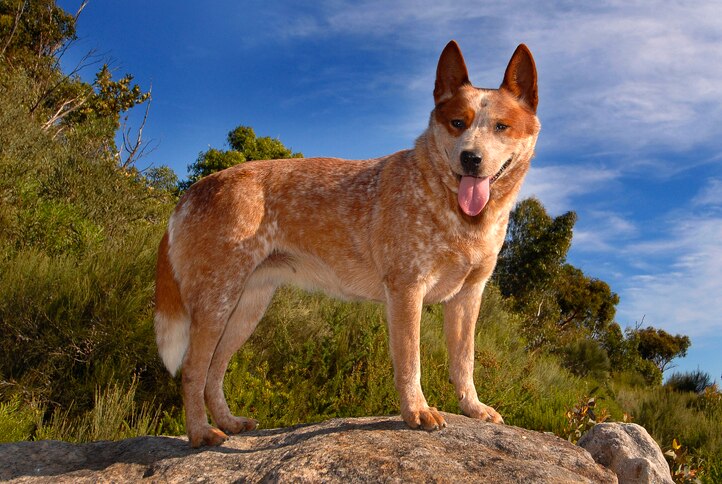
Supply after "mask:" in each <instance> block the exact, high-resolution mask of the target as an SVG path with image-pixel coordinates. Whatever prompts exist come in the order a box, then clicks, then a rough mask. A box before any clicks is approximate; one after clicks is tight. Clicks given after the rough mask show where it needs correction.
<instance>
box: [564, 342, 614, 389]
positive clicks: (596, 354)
mask: <svg viewBox="0 0 722 484" xmlns="http://www.w3.org/2000/svg"><path fill="white" fill-rule="evenodd" d="M561 355H562V361H563V364H564V366H565V368H567V369H568V370H569V371H571V372H572V373H573V374H575V375H577V376H587V375H589V376H591V377H592V378H595V379H597V380H600V381H604V380H605V379H606V378H607V377H608V376H609V370H610V363H609V357H608V356H607V352H606V351H605V350H604V348H602V347H600V346H599V343H597V342H596V341H592V340H589V339H586V338H585V339H578V340H576V341H573V342H571V343H570V344H568V345H567V346H566V347H564V348H563V349H562V350H561Z"/></svg>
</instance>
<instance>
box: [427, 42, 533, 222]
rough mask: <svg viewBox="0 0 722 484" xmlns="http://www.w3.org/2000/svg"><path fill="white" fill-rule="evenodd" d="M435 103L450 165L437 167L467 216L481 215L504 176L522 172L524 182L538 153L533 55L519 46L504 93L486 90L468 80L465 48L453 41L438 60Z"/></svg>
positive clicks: (436, 125)
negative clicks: (463, 50) (461, 48)
mask: <svg viewBox="0 0 722 484" xmlns="http://www.w3.org/2000/svg"><path fill="white" fill-rule="evenodd" d="M434 101H435V104H436V107H435V108H434V111H433V112H432V113H431V120H430V131H431V134H432V136H433V138H434V142H435V144H436V148H437V149H438V152H439V153H440V154H441V158H442V159H443V161H445V162H446V166H437V169H439V170H440V171H441V172H442V178H443V180H444V183H445V184H446V185H447V186H448V187H449V188H450V189H451V190H452V191H455V192H457V194H458V203H459V207H460V208H461V209H462V210H463V212H464V213H466V214H467V215H470V216H475V215H478V214H479V213H480V212H481V211H482V210H483V208H484V207H485V206H486V204H487V202H488V201H489V199H490V198H493V196H494V193H495V184H498V185H500V183H498V182H500V181H501V180H502V179H503V178H504V177H505V176H509V174H510V173H512V172H517V178H518V179H519V182H520V181H521V178H522V177H523V175H524V174H525V173H526V170H527V168H528V163H529V160H530V159H531V157H532V155H533V153H534V145H535V143H536V139H537V135H538V133H539V129H540V124H539V120H538V119H537V117H536V108H537V101H538V97H537V77H536V67H535V65H534V59H533V58H532V55H531V52H529V49H528V48H527V47H526V46H525V45H524V44H521V45H519V47H517V49H516V51H515V52H514V55H512V57H511V60H510V61H509V65H508V66H507V68H506V72H505V73H504V80H503V82H502V83H501V86H500V87H499V89H482V88H477V87H474V86H472V85H471V83H470V82H469V74H468V71H467V69H466V64H465V63H464V58H463V56H462V55H461V50H459V46H458V45H457V44H456V42H454V41H453V40H452V41H451V42H449V43H448V45H447V46H446V48H445V49H444V51H443V52H442V53H441V57H440V58H439V65H438V67H437V70H436V85H435V87H434ZM440 161H442V160H436V162H437V165H438V164H439V162H440ZM442 164H443V162H442ZM522 169H523V172H521V173H519V170H522ZM498 185H497V186H498Z"/></svg>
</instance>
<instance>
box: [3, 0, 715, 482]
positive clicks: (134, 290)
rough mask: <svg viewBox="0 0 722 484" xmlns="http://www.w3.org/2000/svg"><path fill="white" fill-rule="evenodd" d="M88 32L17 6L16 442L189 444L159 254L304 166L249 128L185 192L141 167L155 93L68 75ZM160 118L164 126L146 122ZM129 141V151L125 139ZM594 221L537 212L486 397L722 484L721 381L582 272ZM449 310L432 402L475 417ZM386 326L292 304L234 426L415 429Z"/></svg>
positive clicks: (561, 430) (58, 15)
mask: <svg viewBox="0 0 722 484" xmlns="http://www.w3.org/2000/svg"><path fill="white" fill-rule="evenodd" d="M77 16H78V14H76V15H70V14H68V13H66V12H64V11H63V10H61V9H60V8H58V7H57V6H56V5H55V3H54V1H53V0H0V296H1V297H0V354H2V357H0V439H2V440H4V441H15V440H32V439H44V438H54V439H64V440H69V441H76V442H79V441H88V440H96V439H117V438H124V437H128V436H133V435H142V434H148V433H151V434H153V433H175V434H179V433H182V432H183V431H184V428H183V416H182V411H181V409H182V406H181V401H180V389H179V385H180V380H179V378H176V379H173V378H171V377H170V376H169V375H168V374H167V372H166V371H165V370H164V368H163V367H162V364H161V362H160V360H159V358H158V356H157V353H156V348H155V343H154V336H153V327H152V309H153V303H152V292H153V279H154V264H155V257H156V249H157V244H158V241H159V240H160V237H161V235H162V233H163V231H164V229H165V224H166V222H167V217H168V215H169V214H170V211H171V210H172V207H173V205H174V204H175V203H176V201H177V197H178V195H179V193H180V192H182V191H183V190H184V189H185V188H186V187H188V186H190V184H191V183H193V182H194V181H196V180H198V179H200V178H202V177H203V176H206V175H208V174H210V173H213V172H214V171H218V170H220V169H223V168H226V167H229V166H232V165H235V164H238V163H244V162H248V161H252V160H257V159H261V158H288V157H296V156H301V155H300V153H294V152H293V151H292V150H290V149H288V148H286V147H285V146H284V145H283V144H282V143H281V142H280V141H279V140H276V139H272V138H268V137H257V136H256V134H255V133H254V131H253V129H252V128H250V127H247V126H238V127H237V128H235V129H233V130H232V131H230V133H229V134H228V149H227V150H218V149H213V148H211V149H209V150H207V151H205V152H203V153H201V154H200V155H199V156H198V158H197V159H196V161H195V162H194V163H192V164H191V165H190V166H189V172H190V176H189V178H188V179H187V180H184V181H182V182H179V180H178V178H177V176H176V175H175V174H174V173H173V171H172V170H171V169H170V168H168V167H165V166H160V167H154V168H152V169H148V170H140V169H138V168H137V161H138V159H139V157H140V156H141V155H142V154H143V151H144V146H146V145H145V144H144V142H143V141H142V140H141V139H140V137H139V136H136V137H135V139H132V138H133V137H131V136H130V131H129V130H128V129H127V126H125V119H126V113H127V111H128V110H129V109H132V108H134V107H137V106H141V107H142V106H145V108H146V109H147V106H148V103H149V102H150V93H149V92H145V91H143V89H142V88H140V87H139V86H137V85H134V84H133V78H132V76H130V75H126V76H124V77H122V78H120V79H117V80H116V79H114V78H113V74H112V72H111V71H110V70H109V69H108V67H107V66H106V65H102V66H100V67H99V69H98V72H97V75H96V76H95V81H94V82H93V83H91V84H88V83H85V82H83V81H82V80H80V78H79V77H78V76H77V71H73V72H71V73H69V74H68V73H64V72H62V71H61V70H60V68H59V63H58V58H59V56H60V55H61V54H62V52H63V51H64V49H65V48H66V47H67V45H68V43H69V42H72V40H73V39H74V36H75V22H76V21H77ZM146 113H147V111H146ZM118 132H120V133H122V135H123V139H124V142H123V144H122V146H120V147H118V146H116V143H115V135H116V133H118ZM575 221H576V215H575V214H574V213H571V212H570V213H567V214H563V215H561V216H559V217H551V216H550V215H549V214H548V213H547V212H546V210H545V209H544V207H543V205H542V204H541V202H539V201H538V200H535V199H528V200H523V201H521V202H520V203H519V204H518V206H517V207H516V208H515V210H514V211H513V213H512V215H511V222H510V229H509V234H508V237H507V240H506V243H505V244H504V248H503V250H502V253H501V255H500V260H499V265H498V269H497V271H496V275H495V278H494V280H493V281H492V283H491V284H489V286H488V287H487V290H486V292H485V294H484V298H483V301H482V311H481V315H480V322H479V325H478V330H477V333H476V336H475V338H476V369H475V371H476V375H475V376H476V382H477V385H478V390H479V393H480V397H481V399H482V400H483V401H485V402H487V403H489V404H491V405H493V406H495V407H496V408H497V409H498V410H499V411H500V412H501V413H502V414H503V415H504V417H505V419H506V421H507V422H508V423H510V424H514V425H519V426H522V427H526V428H530V429H535V430H545V431H552V432H555V433H556V434H558V435H560V436H562V437H564V438H569V439H570V440H576V439H577V438H578V437H579V436H580V435H581V433H583V432H584V431H586V430H587V429H588V428H589V427H590V426H591V425H593V424H594V423H596V422H599V421H602V420H605V419H612V420H620V421H629V420H630V419H631V420H633V421H635V422H637V423H640V424H641V425H644V426H645V427H646V428H647V429H648V430H649V431H650V433H651V434H652V435H653V436H654V437H655V438H656V439H657V441H658V442H659V443H660V445H661V446H662V447H663V448H665V449H666V450H668V451H669V456H670V461H671V463H672V468H673V471H674V472H675V476H676V477H675V479H677V480H678V481H680V482H683V481H684V480H685V479H688V480H689V479H702V480H705V479H707V480H708V482H714V481H715V480H717V481H719V480H720V477H721V475H722V440H721V437H720V436H722V427H721V424H720V422H722V394H721V393H720V391H719V388H718V387H717V385H716V384H714V383H713V382H712V381H711V379H710V377H709V375H707V374H705V373H704V372H701V371H698V372H693V373H691V374H674V375H672V376H671V377H670V378H669V380H668V382H667V384H666V385H664V386H663V385H662V373H663V371H665V370H666V369H668V368H670V366H671V365H670V363H671V362H672V361H673V360H674V359H675V358H677V357H679V356H683V355H684V354H685V352H686V351H687V349H688V347H689V344H690V341H689V339H688V338H687V337H686V336H683V335H675V336H673V335H669V334H668V333H665V332H664V331H662V330H659V329H656V328H651V327H647V328H641V327H639V326H638V327H635V328H630V329H627V330H622V328H621V326H620V325H619V324H618V323H617V322H616V321H615V320H614V316H615V308H616V305H617V303H618V301H619V298H618V296H617V295H616V294H615V293H614V292H612V290H611V288H610V287H609V285H608V284H606V283H605V282H604V281H601V280H599V279H596V278H593V277H590V276H588V275H586V274H584V273H583V271H581V270H580V269H579V268H576V267H574V266H572V265H571V264H569V263H568V262H567V261H566V254H567V251H568V250H569V247H570V246H571V243H572V233H573V227H574V223H575ZM442 324H443V318H442V314H441V308H440V307H438V306H431V307H428V308H426V310H425V312H424V314H423V319H422V338H421V345H422V368H423V380H422V385H423V387H424V389H425V392H426V394H427V397H428V399H429V401H430V402H433V403H434V404H435V405H437V406H438V407H439V408H440V409H442V410H445V411H451V412H458V411H459V408H458V403H457V402H456V398H455V396H454V392H453V388H452V386H451V385H450V384H449V383H448V375H447V368H448V365H447V354H446V349H445V346H444V343H443V342H444V338H443V328H442ZM387 344H388V343H387V337H386V327H385V322H384V312H383V309H382V308H381V307H380V306H378V305H375V304H370V303H363V304H350V303H342V302H337V301H333V300H330V299H328V298H326V297H324V296H321V295H314V294H306V293H302V292H300V291H297V290H294V289H284V290H281V291H279V293H278V294H277V296H276V298H275V299H274V302H273V304H272V305H271V307H270V309H269V311H268V313H267V315H266V316H265V317H264V319H263V321H262V322H261V324H260V325H259V328H258V330H257V331H256V333H255V334H254V335H253V337H252V338H251V340H250V341H249V343H248V344H246V345H245V346H244V347H243V348H242V349H241V350H240V351H239V353H238V354H237V355H236V356H235V357H234V358H233V360H232V362H231V364H230V366H229V370H228V374H227V378H226V381H225V390H226V394H227V396H228V399H229V403H230V406H231V409H232V410H233V411H234V412H236V413H240V414H244V415H250V416H253V417H255V418H258V419H259V420H260V422H261V424H262V425H263V426H266V427H275V426H281V425H290V424H296V423H301V422H312V421H318V420H322V419H326V418H330V417H336V416H353V415H370V414H390V413H396V412H398V397H397V395H396V392H395V391H394V388H393V383H392V382H393V378H392V368H391V361H390V358H389V356H388V350H387Z"/></svg>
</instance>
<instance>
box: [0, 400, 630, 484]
mask: <svg viewBox="0 0 722 484" xmlns="http://www.w3.org/2000/svg"><path fill="white" fill-rule="evenodd" d="M444 417H445V418H446V421H447V423H448V427H447V428H445V429H443V430H440V431H438V432H430V433H429V432H424V431H420V430H411V429H409V428H408V427H406V425H405V424H404V423H403V422H402V421H401V419H400V418H399V417H367V418H341V419H333V420H328V421H325V422H321V423H318V424H312V425H298V426H295V427H289V428H283V429H272V430H256V431H253V432H248V433H245V434H242V435H240V436H236V437H232V438H231V439H230V440H228V442H226V443H225V444H224V445H223V446H221V447H214V448H208V447H206V448H201V449H191V448H190V446H189V445H188V441H187V440H186V439H185V438H181V437H136V438H133V439H127V440H123V441H119V442H94V443H90V444H69V443H65V442H57V441H40V442H19V443H13V444H3V445H0V480H14V481H15V482H51V481H52V482H90V481H92V482H98V481H102V482H109V481H112V482H126V481H138V480H141V479H143V478H146V479H148V480H149V481H151V482H154V481H157V482H187V481H198V482H230V481H251V482H256V481H265V482H267V481H273V482H275V481H281V482H288V481H294V482H376V481H379V480H383V481H388V482H402V481H403V482H461V481H476V482H494V483H502V482H533V483H543V482H550V483H551V482H553V483H564V482H589V483H605V482H610V483H612V482H617V479H616V477H615V476H614V474H613V473H612V472H611V471H609V470H608V469H605V468H604V467H602V466H600V465H598V464H596V463H595V462H594V461H593V460H592V458H591V456H590V455H589V453H588V452H587V451H585V450H584V449H582V448H580V447H577V446H575V445H572V444H570V443H569V442H567V441H566V440H562V439H560V438H558V437H555V436H554V435H550V434H544V433H539V432H533V431H530V430H524V429H520V428H516V427H511V426H507V425H495V424H490V423H486V422H481V421H479V420H473V419H469V418H466V417H462V416H458V415H449V414H444Z"/></svg>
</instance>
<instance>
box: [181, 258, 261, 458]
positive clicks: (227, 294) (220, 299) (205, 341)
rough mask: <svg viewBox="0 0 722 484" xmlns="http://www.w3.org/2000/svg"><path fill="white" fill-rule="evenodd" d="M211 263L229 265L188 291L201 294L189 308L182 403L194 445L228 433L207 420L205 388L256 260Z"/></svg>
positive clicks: (215, 441)
mask: <svg viewBox="0 0 722 484" xmlns="http://www.w3.org/2000/svg"><path fill="white" fill-rule="evenodd" d="M206 262H207V263H210V262H212V263H213V264H212V265H211V264H209V265H211V267H222V266H223V265H224V264H225V266H226V267H228V268H231V267H232V268H233V270H232V271H231V270H228V271H227V272H225V273H222V272H219V271H215V272H208V273H207V274H206V276H205V277H201V278H197V279H196V280H194V281H193V287H189V288H187V289H188V292H189V293H191V294H198V295H199V296H198V297H197V298H196V301H195V303H194V304H193V305H192V306H191V307H190V308H189V309H190V312H191V325H190V335H189V336H190V337H189V344H188V350H187V352H186V355H185V358H184V360H183V374H182V382H183V403H184V405H185V413H186V430H187V433H188V438H189V440H190V443H191V446H193V447H199V446H201V445H220V444H221V443H223V441H225V440H226V439H227V438H228V436H227V435H226V434H225V433H223V432H221V431H220V430H218V429H216V428H214V427H212V426H211V425H210V424H209V423H208V416H207V414H206V406H205V399H204V394H205V388H206V384H207V381H208V373H209V369H210V367H211V362H212V360H213V358H214V355H215V353H216V349H217V348H218V346H219V343H220V341H221V338H222V336H223V333H224V332H225V330H226V327H227V326H228V322H229V319H230V316H231V315H232V314H233V311H234V309H235V306H236V303H237V302H238V300H239V297H240V294H242V291H243V287H244V283H245V281H246V280H248V278H249V276H248V274H250V272H251V271H252V270H253V269H252V268H253V267H254V263H253V260H252V258H251V257H247V256H246V257H243V258H242V259H239V260H238V261H235V262H236V263H233V262H229V261H225V262H224V264H221V263H220V262H219V261H217V260H207V261H206Z"/></svg>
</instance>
